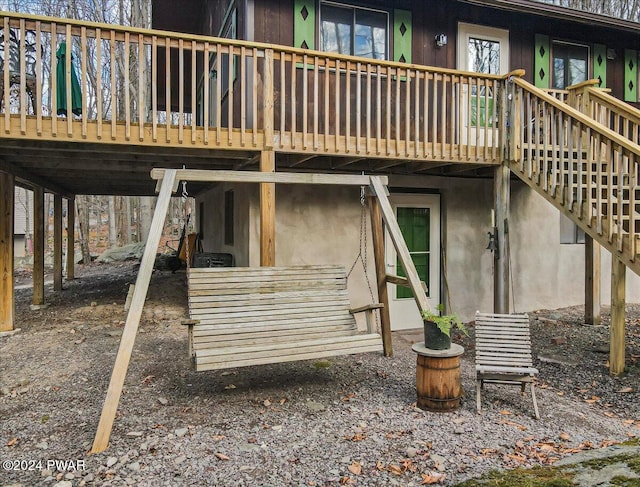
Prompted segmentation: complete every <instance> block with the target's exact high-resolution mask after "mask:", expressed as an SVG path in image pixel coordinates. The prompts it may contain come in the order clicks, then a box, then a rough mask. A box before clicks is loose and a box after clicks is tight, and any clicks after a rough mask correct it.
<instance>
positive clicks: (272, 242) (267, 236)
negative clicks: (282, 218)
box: [260, 150, 276, 267]
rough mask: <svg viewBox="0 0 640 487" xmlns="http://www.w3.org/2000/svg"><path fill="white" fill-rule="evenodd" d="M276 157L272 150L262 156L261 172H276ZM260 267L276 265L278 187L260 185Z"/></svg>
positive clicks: (266, 151) (267, 184)
mask: <svg viewBox="0 0 640 487" xmlns="http://www.w3.org/2000/svg"><path fill="white" fill-rule="evenodd" d="M275 170H276V156H275V152H274V151H272V150H263V151H262V153H261V154H260V171H261V172H275ZM260 265H261V266H263V267H272V266H275V265H276V185H275V183H260Z"/></svg>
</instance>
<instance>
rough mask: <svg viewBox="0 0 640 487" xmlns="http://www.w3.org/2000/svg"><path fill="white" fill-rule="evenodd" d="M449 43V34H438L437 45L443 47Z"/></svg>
mask: <svg viewBox="0 0 640 487" xmlns="http://www.w3.org/2000/svg"><path fill="white" fill-rule="evenodd" d="M446 45H447V34H438V35H437V36H436V46H438V47H442V46H446Z"/></svg>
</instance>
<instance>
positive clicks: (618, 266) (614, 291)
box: [609, 256, 627, 375]
mask: <svg viewBox="0 0 640 487" xmlns="http://www.w3.org/2000/svg"><path fill="white" fill-rule="evenodd" d="M626 277H627V267H626V266H625V265H624V263H623V262H621V261H620V260H619V259H617V258H616V257H615V256H612V259H611V342H610V352H609V372H610V373H611V374H612V375H618V374H621V373H622V372H624V364H625V343H624V342H625V340H624V328H625V326H624V321H625V309H624V308H625V293H626Z"/></svg>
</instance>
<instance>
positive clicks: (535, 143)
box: [508, 78, 640, 273]
mask: <svg viewBox="0 0 640 487" xmlns="http://www.w3.org/2000/svg"><path fill="white" fill-rule="evenodd" d="M512 86H513V88H512V89H511V90H512V91H513V93H511V95H512V104H511V109H510V112H511V117H512V123H511V124H510V139H511V150H510V160H509V161H508V164H509V166H510V167H511V169H512V170H513V171H514V172H515V173H516V174H518V175H519V176H520V177H521V178H522V179H523V181H525V182H526V183H527V184H528V185H529V186H531V187H533V188H534V189H536V190H537V191H538V192H540V193H541V194H542V195H543V196H545V197H546V198H547V200H548V201H550V202H551V203H552V204H554V205H555V206H556V207H558V208H559V209H560V210H561V211H562V212H563V213H564V214H565V215H566V216H568V217H569V218H571V219H572V220H573V221H574V222H575V223H576V224H578V225H579V226H580V227H581V228H582V229H583V230H584V231H585V232H586V233H588V234H589V235H591V236H592V237H593V238H594V239H596V240H597V241H598V242H599V243H600V244H602V245H603V246H604V247H605V248H607V249H609V250H610V251H611V252H612V253H614V254H616V255H617V256H618V258H619V259H621V260H622V261H623V262H625V263H626V264H627V265H629V266H630V267H631V268H632V269H634V270H635V271H636V272H639V273H640V261H636V255H637V253H638V252H637V249H639V248H640V241H639V240H640V181H639V179H638V177H639V175H640V145H638V144H636V143H635V142H633V141H631V140H629V139H628V138H626V137H624V136H623V135H621V134H619V133H617V132H616V131H614V130H612V129H610V128H609V127H607V126H605V125H602V124H600V123H598V121H596V120H594V119H593V118H592V117H590V116H588V115H587V114H585V113H582V112H580V111H578V110H577V109H575V108H573V107H571V106H569V105H568V104H566V103H563V102H560V101H558V100H557V99H556V98H554V97H553V96H550V95H549V94H547V93H546V92H544V91H543V90H540V89H539V88H536V87H534V86H533V85H531V84H530V83H528V82H526V81H524V80H521V79H518V78H514V79H513V85H512ZM583 89H588V90H591V89H593V88H588V87H585V88H583Z"/></svg>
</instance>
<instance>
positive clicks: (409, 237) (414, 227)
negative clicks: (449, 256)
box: [396, 207, 431, 298]
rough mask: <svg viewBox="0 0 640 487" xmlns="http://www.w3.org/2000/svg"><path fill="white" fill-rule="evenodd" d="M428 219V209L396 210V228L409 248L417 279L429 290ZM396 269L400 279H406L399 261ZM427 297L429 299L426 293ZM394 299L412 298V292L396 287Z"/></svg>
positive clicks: (401, 208)
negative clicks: (397, 227)
mask: <svg viewBox="0 0 640 487" xmlns="http://www.w3.org/2000/svg"><path fill="white" fill-rule="evenodd" d="M430 218H431V209H430V208H411V207H398V209H397V219H398V226H399V227H400V230H401V231H402V235H403V237H404V240H405V242H406V243H407V247H408V248H409V254H410V255H411V259H412V260H413V264H414V265H415V267H416V271H417V272H418V277H419V278H420V280H421V281H424V282H425V283H426V284H427V289H431V286H430V283H429V258H430V251H431V249H430V243H429V242H430V225H429V222H430ZM396 269H397V272H398V275H399V276H400V277H406V275H405V273H404V269H403V268H402V264H401V263H400V260H398V261H397V267H396ZM427 297H429V293H428V292H427ZM396 298H413V292H412V291H411V289H409V288H406V287H403V286H396Z"/></svg>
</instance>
